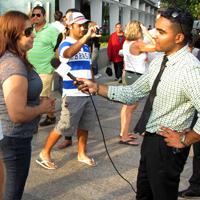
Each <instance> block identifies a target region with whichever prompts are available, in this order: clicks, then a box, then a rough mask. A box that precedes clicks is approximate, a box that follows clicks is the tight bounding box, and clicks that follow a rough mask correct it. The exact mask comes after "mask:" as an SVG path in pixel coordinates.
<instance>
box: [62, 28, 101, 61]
mask: <svg viewBox="0 0 200 200" xmlns="http://www.w3.org/2000/svg"><path fill="white" fill-rule="evenodd" d="M97 27H98V26H94V27H91V28H89V30H88V32H87V33H86V34H85V35H84V36H83V37H82V38H81V39H79V40H78V41H77V42H76V43H74V44H73V45H71V46H70V47H69V48H67V49H66V50H65V51H64V52H63V57H64V58H71V57H72V56H74V55H75V54H77V53H78V52H79V51H80V49H81V47H82V46H83V45H84V44H85V43H86V41H87V40H88V39H89V38H91V37H101V35H97V34H96V33H95V30H96V28H97Z"/></svg>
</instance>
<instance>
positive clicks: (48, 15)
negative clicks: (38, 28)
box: [46, 2, 55, 22]
mask: <svg viewBox="0 0 200 200" xmlns="http://www.w3.org/2000/svg"><path fill="white" fill-rule="evenodd" d="M46 6H47V7H46V21H47V22H50V3H49V2H47V3H46ZM54 12H55V10H54Z"/></svg>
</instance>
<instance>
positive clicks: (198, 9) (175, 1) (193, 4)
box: [160, 0, 200, 19]
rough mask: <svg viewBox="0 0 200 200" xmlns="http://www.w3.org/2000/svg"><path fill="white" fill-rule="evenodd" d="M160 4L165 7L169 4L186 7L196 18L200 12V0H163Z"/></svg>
mask: <svg viewBox="0 0 200 200" xmlns="http://www.w3.org/2000/svg"><path fill="white" fill-rule="evenodd" d="M160 4H161V7H165V8H166V7H169V6H172V7H177V8H185V9H187V10H188V11H189V12H190V13H191V14H192V15H193V17H194V19H197V18H198V15H199V14H200V2H199V0H161V1H160Z"/></svg>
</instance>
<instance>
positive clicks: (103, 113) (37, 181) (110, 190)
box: [23, 69, 192, 200]
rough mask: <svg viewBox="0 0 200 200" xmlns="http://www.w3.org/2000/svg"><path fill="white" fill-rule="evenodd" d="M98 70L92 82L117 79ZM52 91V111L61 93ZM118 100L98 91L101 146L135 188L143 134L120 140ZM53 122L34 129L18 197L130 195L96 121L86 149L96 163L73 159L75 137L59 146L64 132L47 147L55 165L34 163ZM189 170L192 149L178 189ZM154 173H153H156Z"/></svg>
mask: <svg viewBox="0 0 200 200" xmlns="http://www.w3.org/2000/svg"><path fill="white" fill-rule="evenodd" d="M99 72H100V73H101V74H102V75H103V76H102V77H101V78H100V79H97V82H99V83H104V84H107V85H120V84H119V83H118V82H116V81H114V76H112V77H108V76H107V75H106V74H105V70H104V69H102V70H100V71H99ZM52 96H53V97H56V98H57V103H56V109H57V111H58V112H57V113H56V117H57V119H59V116H60V111H61V108H60V105H61V98H60V94H59V93H58V91H54V92H53V94H52ZM143 106H144V100H143V101H142V102H141V103H140V104H139V106H138V108H137V109H136V111H135V112H134V114H133V119H132V123H131V128H130V130H133V128H134V125H135V124H136V122H137V121H138V119H139V117H140V114H141V112H142V110H143ZM121 107H122V105H121V104H118V103H109V102H108V101H107V100H106V99H103V98H101V97H98V109H97V110H98V115H99V118H100V121H101V126H102V129H103V132H104V136H105V140H106V146H107V148H108V152H109V154H110V157H111V158H112V161H113V162H114V165H115V167H116V168H117V170H118V171H119V173H121V175H122V176H123V177H124V178H125V179H127V180H128V181H129V182H130V184H132V186H133V187H134V188H136V177H137V169H138V165H139V158H140V146H141V142H142V137H141V136H139V135H137V136H138V139H137V141H138V142H139V143H140V145H139V146H137V147H133V146H127V145H123V144H119V139H118V135H119V133H120V110H121ZM53 128H54V125H51V126H48V127H39V132H38V133H37V134H35V135H34V138H33V141H32V159H31V167H30V173H29V176H28V179H27V183H26V187H25V191H24V196H23V200H33V199H34V200H97V199H98V200H109V199H110V200H114V199H117V200H124V199H127V200H133V199H135V193H134V191H133V190H132V188H131V186H130V185H129V184H128V183H127V182H126V181H124V180H123V179H122V178H121V177H120V176H119V175H118V174H117V172H116V171H115V169H114V167H113V165H112V163H111V161H110V160H109V157H108V155H107V153H106V150H105V146H104V142H103V137H102V133H101V131H100V128H99V124H98V122H96V128H95V131H94V132H91V133H90V134H89V138H88V145H87V154H88V155H89V156H90V157H93V158H94V159H95V160H96V161H98V162H99V165H98V167H90V166H89V165H86V164H84V163H81V162H78V161H77V137H76V135H74V136H73V145H72V146H71V147H68V148H66V149H63V150H60V149H58V147H57V145H58V144H59V143H60V142H62V141H63V140H64V138H63V137H61V139H60V140H59V141H58V143H57V144H56V145H55V146H54V147H53V149H52V154H51V155H52V158H53V160H54V162H55V163H56V164H57V165H58V169H56V170H46V169H44V168H42V167H41V166H39V165H38V164H37V163H36V162H35V160H36V159H37V158H38V155H39V153H40V151H41V150H42V149H43V147H44V145H45V142H46V139H47V137H48V135H49V133H50V131H51V130H52V129H53ZM191 174H192V152H191V154H190V156H189V158H188V162H187V164H186V166H185V169H184V172H183V173H182V175H181V182H180V189H181V190H182V189H185V188H187V187H188V179H189V177H190V176H191ZM155 176H156V174H155Z"/></svg>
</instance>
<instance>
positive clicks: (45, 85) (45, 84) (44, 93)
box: [39, 73, 56, 97]
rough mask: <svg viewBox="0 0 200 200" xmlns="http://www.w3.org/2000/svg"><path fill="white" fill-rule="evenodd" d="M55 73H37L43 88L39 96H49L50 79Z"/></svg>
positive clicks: (51, 79)
mask: <svg viewBox="0 0 200 200" xmlns="http://www.w3.org/2000/svg"><path fill="white" fill-rule="evenodd" d="M55 74H56V73H50V74H39V76H40V78H41V80H42V84H43V89H42V92H41V93H40V97H50V95H51V87H52V81H53V79H54V76H55Z"/></svg>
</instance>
